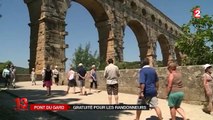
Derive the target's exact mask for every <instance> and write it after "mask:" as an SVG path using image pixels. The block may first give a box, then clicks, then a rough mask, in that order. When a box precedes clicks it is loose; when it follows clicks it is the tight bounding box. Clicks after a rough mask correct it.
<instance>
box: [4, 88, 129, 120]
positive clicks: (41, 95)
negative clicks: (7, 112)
mask: <svg viewBox="0 0 213 120" xmlns="http://www.w3.org/2000/svg"><path fill="white" fill-rule="evenodd" d="M5 92H6V93H7V94H10V95H11V96H13V97H14V98H16V97H19V98H22V97H26V98H27V99H28V102H29V103H30V104H31V103H33V104H35V103H49V104H51V103H60V104H68V103H69V102H72V101H79V100H81V99H80V98H79V99H78V98H61V99H60V98H55V99H54V97H59V96H65V93H64V91H63V90H53V91H52V95H51V96H46V90H33V89H18V90H16V89H11V90H6V91H5ZM94 99H97V98H94ZM84 104H86V103H84ZM96 104H98V103H96ZM14 105H15V103H14ZM28 112H32V111H28ZM48 113H49V115H51V114H53V116H54V115H56V114H57V115H58V116H60V117H61V118H63V119H66V120H85V119H87V120H119V116H120V115H122V114H123V115H124V114H125V115H132V113H131V112H126V111H122V110H115V111H109V110H107V111H104V110H102V111H98V110H94V111H89V110H88V111H87V110H83V111H73V110H69V111H57V112H52V111H51V112H48Z"/></svg>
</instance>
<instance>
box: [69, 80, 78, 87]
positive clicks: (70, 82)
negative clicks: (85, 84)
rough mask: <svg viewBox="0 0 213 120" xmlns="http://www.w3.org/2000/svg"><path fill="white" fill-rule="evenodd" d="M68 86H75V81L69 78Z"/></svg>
mask: <svg viewBox="0 0 213 120" xmlns="http://www.w3.org/2000/svg"><path fill="white" fill-rule="evenodd" d="M68 86H69V87H76V86H77V84H76V81H75V80H69V82H68Z"/></svg>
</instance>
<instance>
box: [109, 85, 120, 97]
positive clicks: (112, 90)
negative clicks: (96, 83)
mask: <svg viewBox="0 0 213 120" xmlns="http://www.w3.org/2000/svg"><path fill="white" fill-rule="evenodd" d="M107 94H108V95H118V84H112V85H111V84H107Z"/></svg>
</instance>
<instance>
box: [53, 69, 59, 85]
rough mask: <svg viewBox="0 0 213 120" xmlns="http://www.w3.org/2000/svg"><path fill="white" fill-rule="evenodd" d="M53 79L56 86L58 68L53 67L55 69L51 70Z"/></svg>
mask: <svg viewBox="0 0 213 120" xmlns="http://www.w3.org/2000/svg"><path fill="white" fill-rule="evenodd" d="M53 78H54V81H55V84H56V85H58V81H59V71H58V66H55V69H54V70H53Z"/></svg>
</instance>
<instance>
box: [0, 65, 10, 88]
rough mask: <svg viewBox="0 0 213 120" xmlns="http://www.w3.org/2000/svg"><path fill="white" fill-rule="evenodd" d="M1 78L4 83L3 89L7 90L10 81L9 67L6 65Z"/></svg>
mask: <svg viewBox="0 0 213 120" xmlns="http://www.w3.org/2000/svg"><path fill="white" fill-rule="evenodd" d="M2 77H3V78H4V81H5V88H9V86H10V79H11V71H10V65H7V66H6V68H5V69H4V70H3V72H2Z"/></svg>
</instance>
